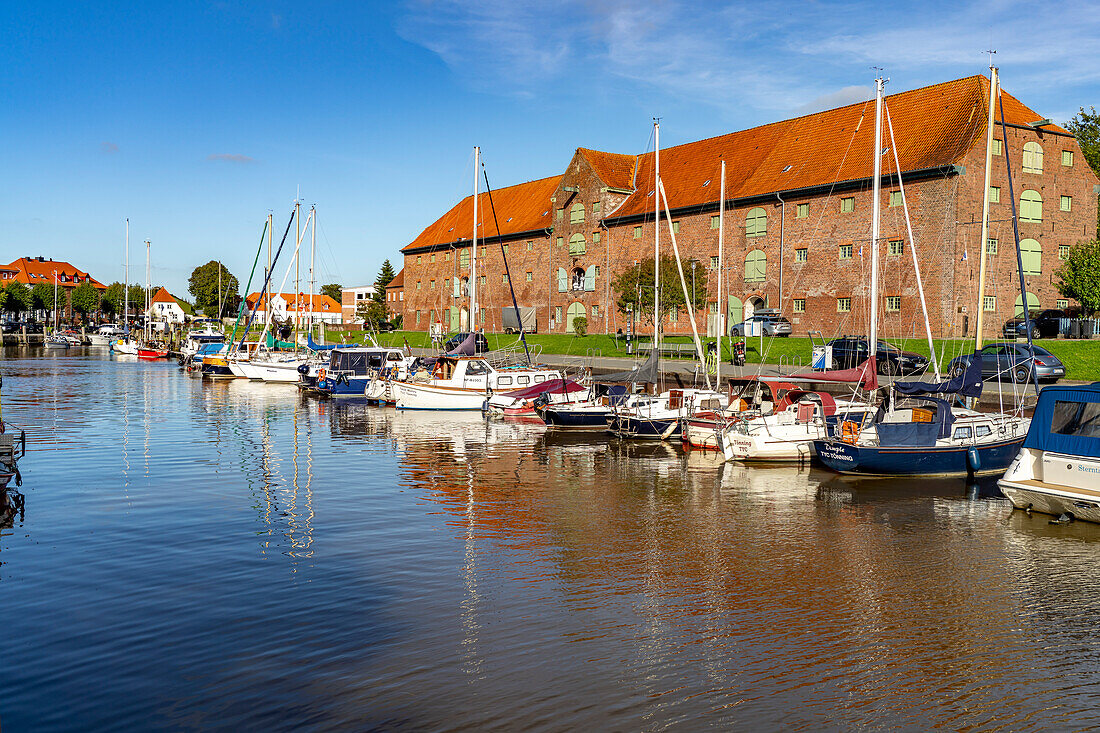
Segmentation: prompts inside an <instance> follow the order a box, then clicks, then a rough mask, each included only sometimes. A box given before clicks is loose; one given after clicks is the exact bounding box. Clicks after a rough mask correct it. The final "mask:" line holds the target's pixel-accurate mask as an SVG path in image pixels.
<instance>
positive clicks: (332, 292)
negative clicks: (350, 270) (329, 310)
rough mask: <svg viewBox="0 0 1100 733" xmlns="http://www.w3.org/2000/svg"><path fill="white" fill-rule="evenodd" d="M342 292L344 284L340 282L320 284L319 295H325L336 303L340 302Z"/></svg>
mask: <svg viewBox="0 0 1100 733" xmlns="http://www.w3.org/2000/svg"><path fill="white" fill-rule="evenodd" d="M343 294H344V286H343V285H341V284H340V283H329V284H328V285H322V286H321V295H327V296H328V297H330V298H332V299H333V300H335V301H336V302H337V303H339V302H340V298H342V297H343Z"/></svg>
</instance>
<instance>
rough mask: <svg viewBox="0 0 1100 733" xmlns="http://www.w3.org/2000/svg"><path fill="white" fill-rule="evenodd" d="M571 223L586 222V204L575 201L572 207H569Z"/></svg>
mask: <svg viewBox="0 0 1100 733" xmlns="http://www.w3.org/2000/svg"><path fill="white" fill-rule="evenodd" d="M569 223H570V224H583V223H584V204H582V203H575V204H573V206H572V208H570V209H569Z"/></svg>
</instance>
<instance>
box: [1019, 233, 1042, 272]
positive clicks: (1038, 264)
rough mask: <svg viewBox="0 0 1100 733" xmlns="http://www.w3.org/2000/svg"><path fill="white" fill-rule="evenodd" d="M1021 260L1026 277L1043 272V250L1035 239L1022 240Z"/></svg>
mask: <svg viewBox="0 0 1100 733" xmlns="http://www.w3.org/2000/svg"><path fill="white" fill-rule="evenodd" d="M1020 260H1021V261H1022V263H1023V266H1024V275H1025V276H1028V275H1039V274H1041V273H1042V271H1043V248H1042V246H1040V244H1039V243H1038V242H1036V241H1035V240H1034V239H1021V240H1020Z"/></svg>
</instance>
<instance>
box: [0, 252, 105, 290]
mask: <svg viewBox="0 0 1100 733" xmlns="http://www.w3.org/2000/svg"><path fill="white" fill-rule="evenodd" d="M6 269H8V270H15V271H16V272H17V273H18V274H16V276H15V280H16V281H18V282H21V283H24V284H26V285H31V286H34V285H37V284H38V283H41V282H48V283H50V284H51V285H52V284H53V273H54V271H55V270H56V271H57V284H58V285H60V286H63V287H66V288H74V287H76V286H77V285H80V284H81V283H83V282H85V281H88V282H91V283H92V285H94V286H95V287H97V288H99V289H100V290H106V289H107V286H106V285H104V284H103V283H101V282H99V281H98V280H96V279H95V278H93V277H92V276H91V275H89V274H88V273H86V272H84V271H83V270H81V269H79V268H76V267H73V266H72V265H70V264H69V263H68V262H64V261H62V260H46V259H43V260H39V259H38V258H36V257H20V258H19V259H17V260H15V261H14V262H12V263H11V264H10V265H8V266H7V268H6ZM75 278H79V279H80V282H79V283H78V282H76V281H75Z"/></svg>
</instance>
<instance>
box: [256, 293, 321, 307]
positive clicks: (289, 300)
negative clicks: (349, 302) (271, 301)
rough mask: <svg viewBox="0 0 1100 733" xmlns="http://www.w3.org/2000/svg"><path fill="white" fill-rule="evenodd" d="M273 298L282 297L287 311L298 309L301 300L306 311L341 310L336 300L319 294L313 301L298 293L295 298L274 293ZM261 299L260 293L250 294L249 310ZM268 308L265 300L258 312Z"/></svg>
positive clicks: (287, 294) (290, 295)
mask: <svg viewBox="0 0 1100 733" xmlns="http://www.w3.org/2000/svg"><path fill="white" fill-rule="evenodd" d="M272 297H282V299H283V300H284V301H286V307H287V310H296V309H297V308H298V302H299V299H300V300H301V303H302V308H303V309H304V310H307V311H309V310H312V311H314V312H318V311H324V310H328V311H338V310H340V304H339V303H337V302H336V301H335V300H333V299H332V298H330V297H329V296H327V295H322V294H320V293H318V294H316V295H313V296H312V299H311V297H310V296H309V295H307V294H305V293H298V295H297V296H295V295H294V293H272ZM259 299H260V294H259V293H249V294H248V297H247V298H245V303H246V304H247V305H248V307H249V308H252V307H254V306H255V304H256V301H257V300H259ZM266 307H267V301H266V299H265V300H264V301H261V302H260V305H259V307H258V308H257V310H261V311H262V310H265V309H266Z"/></svg>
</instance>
